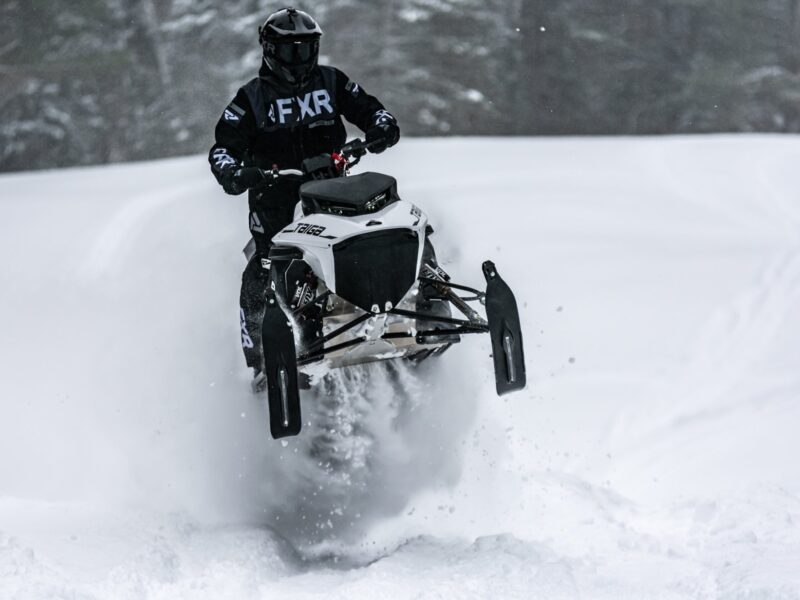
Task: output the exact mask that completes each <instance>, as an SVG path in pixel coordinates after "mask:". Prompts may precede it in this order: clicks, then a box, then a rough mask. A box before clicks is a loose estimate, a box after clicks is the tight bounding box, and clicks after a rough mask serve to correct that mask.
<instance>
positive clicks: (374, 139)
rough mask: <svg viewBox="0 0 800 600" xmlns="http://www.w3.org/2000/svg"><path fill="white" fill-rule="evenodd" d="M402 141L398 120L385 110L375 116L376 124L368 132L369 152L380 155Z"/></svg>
mask: <svg viewBox="0 0 800 600" xmlns="http://www.w3.org/2000/svg"><path fill="white" fill-rule="evenodd" d="M399 140H400V128H399V127H398V126H397V120H396V119H395V118H394V117H393V116H392V115H390V114H389V113H388V112H386V111H385V110H382V111H379V112H378V113H376V115H375V124H374V125H373V126H372V127H371V128H370V129H368V130H367V139H366V142H367V145H368V146H369V151H370V152H372V153H374V154H380V153H381V152H383V151H384V150H386V149H387V148H391V147H392V146H394V145H395V144H396V143H397V142H398V141H399Z"/></svg>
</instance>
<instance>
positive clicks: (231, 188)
mask: <svg viewBox="0 0 800 600" xmlns="http://www.w3.org/2000/svg"><path fill="white" fill-rule="evenodd" d="M219 182H220V183H221V184H222V189H223V190H225V193H227V194H230V195H232V196H238V195H239V194H241V193H242V192H244V191H247V190H249V189H250V188H252V187H256V186H259V187H269V186H270V185H271V184H272V181H271V180H270V179H268V178H267V177H265V175H264V172H263V171H262V170H261V169H259V168H257V167H243V168H241V169H235V170H234V169H229V170H227V171H226V172H225V173H223V174H222V175H220V178H219Z"/></svg>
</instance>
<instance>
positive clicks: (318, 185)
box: [245, 140, 526, 439]
mask: <svg viewBox="0 0 800 600" xmlns="http://www.w3.org/2000/svg"><path fill="white" fill-rule="evenodd" d="M368 148H369V146H368V145H367V144H366V143H365V142H362V141H361V140H354V141H352V142H350V143H349V144H347V145H345V146H344V147H343V148H342V149H341V151H340V152H339V153H335V154H333V155H332V156H331V164H332V165H333V166H334V170H333V172H334V173H335V174H337V175H338V176H335V177H330V176H328V177H326V178H321V179H313V180H310V181H308V180H307V179H308V172H304V171H300V170H291V169H288V170H282V171H279V170H273V171H263V173H262V175H263V176H264V178H265V179H268V180H275V179H278V178H281V177H289V178H302V179H304V180H306V181H305V183H303V184H302V185H301V186H300V201H299V202H298V205H297V208H296V209H295V221H294V222H293V223H291V224H290V225H289V226H287V227H286V228H285V229H283V230H282V231H281V232H279V233H278V234H276V235H275V236H274V237H273V238H272V246H271V248H270V251H269V256H268V258H267V259H266V260H267V261H268V264H267V265H266V266H268V267H269V271H270V285H269V289H268V291H267V308H266V311H265V315H264V321H263V326H262V340H265V343H264V348H263V356H264V368H263V373H264V374H265V376H266V380H267V385H266V393H267V399H268V405H269V418H270V430H271V433H272V437H273V438H276V439H277V438H282V437H287V436H293V435H297V434H298V433H300V429H301V426H302V419H301V412H300V389H301V388H302V387H304V386H303V385H302V384H304V383H307V382H308V381H309V376H308V372H309V370H313V368H314V367H313V365H314V364H315V363H320V362H324V363H326V364H325V366H326V367H328V368H339V367H347V366H350V365H357V364H361V363H366V362H372V361H380V360H391V359H399V358H403V359H408V360H412V361H420V360H423V359H426V358H428V357H431V356H434V355H437V354H441V353H442V352H444V351H445V350H447V349H448V348H449V347H450V346H452V345H453V344H454V343H457V342H459V341H460V339H461V336H463V335H467V334H477V333H488V334H489V335H490V337H491V342H492V355H493V359H494V372H495V380H496V389H497V393H498V395H502V394H506V393H508V392H512V391H515V390H520V389H522V388H524V387H525V384H526V376H525V359H524V354H523V347H522V346H523V345H522V333H521V330H520V323H519V313H518V311H517V303H516V300H515V298H514V294H513V293H512V292H511V289H510V288H509V287H508V285H506V283H505V282H504V281H503V279H502V278H501V277H500V275H499V273H498V271H497V268H496V267H495V265H494V264H493V263H492V262H491V261H486V262H484V263H483V274H484V277H485V279H486V290H485V291H480V290H477V289H473V288H471V287H468V286H465V285H459V284H456V283H453V282H452V281H451V280H450V276H449V275H448V274H447V273H446V272H445V271H444V270H443V269H442V268H441V266H439V264H438V263H437V261H436V255H435V253H434V250H433V246H432V245H431V242H430V239H429V238H430V236H431V234H432V233H433V228H432V227H431V226H430V225H429V224H428V218H427V217H426V216H425V214H424V213H423V212H422V211H421V210H420V209H419V208H418V207H417V206H415V205H414V204H412V203H410V202H407V201H404V200H401V199H400V197H399V196H398V193H397V182H396V180H395V179H394V178H393V177H390V176H388V175H383V174H380V173H371V172H367V173H362V174H359V175H349V169H350V168H351V167H353V166H355V165H356V164H357V163H358V162H359V161H360V160H361V158H362V157H363V156H364V155H365V154H366V153H367V150H368ZM248 247H249V250H248V248H246V249H245V254H249V255H250V256H252V252H253V245H252V244H249V245H248ZM250 256H248V258H249V257H250ZM459 292H460V293H466V294H467V295H461V294H459ZM471 303H477V304H478V305H482V306H483V307H484V309H485V315H486V316H485V317H484V316H482V315H481V314H480V313H479V312H478V311H477V310H476V309H475V308H473V307H472V306H471ZM452 309H456V310H457V311H458V312H459V313H461V315H463V317H460V318H455V317H453V314H452V313H453V310H452Z"/></svg>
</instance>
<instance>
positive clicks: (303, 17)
mask: <svg viewBox="0 0 800 600" xmlns="http://www.w3.org/2000/svg"><path fill="white" fill-rule="evenodd" d="M321 37H322V29H321V28H320V26H319V25H318V24H317V22H316V21H315V20H314V19H312V18H311V15H309V14H308V13H305V12H303V11H302V10H296V9H294V8H282V9H281V10H279V11H277V12H274V13H272V14H271V15H270V16H269V17H267V20H266V21H264V24H263V25H262V26H261V27H259V28H258V39H259V41H260V42H261V47H262V48H263V49H264V62H266V63H267V66H268V67H269V69H270V71H272V73H273V74H274V75H275V76H276V77H277V78H278V79H280V80H282V81H283V82H285V83H287V84H289V85H290V86H291V87H294V88H300V87H302V86H304V85H305V84H306V83H308V79H309V77H310V75H311V72H312V71H313V70H314V68H315V67H316V66H317V59H318V58H319V38H321Z"/></svg>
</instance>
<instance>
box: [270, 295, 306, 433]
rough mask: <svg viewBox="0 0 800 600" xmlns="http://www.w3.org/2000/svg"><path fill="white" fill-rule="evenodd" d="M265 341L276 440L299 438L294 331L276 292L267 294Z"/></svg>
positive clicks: (299, 420) (298, 403) (298, 394)
mask: <svg viewBox="0 0 800 600" xmlns="http://www.w3.org/2000/svg"><path fill="white" fill-rule="evenodd" d="M261 339H262V340H263V342H262V343H263V344H264V373H265V374H266V376H267V399H268V402H269V428H270V432H271V433H272V437H273V438H275V439H276V440H277V439H278V438H283V437H288V436H292V435H297V434H298V433H300V429H301V427H302V424H303V423H302V418H301V416H300V392H299V389H298V385H297V355H296V351H295V346H294V330H293V328H292V322H291V320H290V319H289V318H288V317H287V316H286V313H285V312H284V311H283V309H282V308H281V306H280V304H279V303H278V301H277V299H276V297H275V292H274V291H272V290H270V291H269V292H268V293H267V309H266V311H265V312H264V322H263V324H262V327H261Z"/></svg>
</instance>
